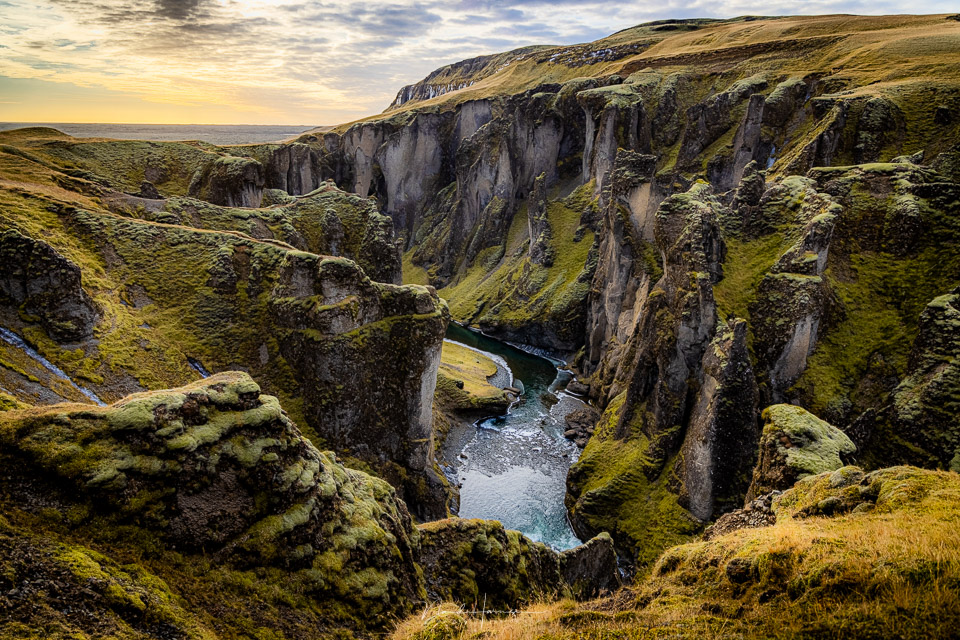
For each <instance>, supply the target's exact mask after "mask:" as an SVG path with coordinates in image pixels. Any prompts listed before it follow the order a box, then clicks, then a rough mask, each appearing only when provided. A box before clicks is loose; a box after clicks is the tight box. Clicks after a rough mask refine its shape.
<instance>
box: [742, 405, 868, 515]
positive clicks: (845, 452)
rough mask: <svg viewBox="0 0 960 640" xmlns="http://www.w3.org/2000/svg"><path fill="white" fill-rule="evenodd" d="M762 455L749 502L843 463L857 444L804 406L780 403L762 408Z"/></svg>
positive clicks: (754, 473)
mask: <svg viewBox="0 0 960 640" xmlns="http://www.w3.org/2000/svg"><path fill="white" fill-rule="evenodd" d="M763 419H764V425H763V433H762V434H761V436H760V459H759V460H758V461H757V466H756V468H755V469H754V470H753V481H752V482H751V484H750V489H749V490H748V491H747V502H752V501H753V500H754V499H755V498H756V497H757V496H761V495H764V494H767V493H769V492H771V491H774V490H781V491H782V490H785V489H789V488H790V487H792V486H793V485H794V483H796V481H797V480H800V479H801V478H805V477H806V476H809V475H817V474H819V473H823V472H825V471H833V470H835V469H839V468H840V467H842V466H843V459H844V458H846V457H849V456H851V455H853V453H855V452H856V450H857V447H856V445H854V444H853V442H852V441H851V440H850V438H848V437H847V436H846V434H844V433H843V432H842V431H840V430H839V429H837V428H836V427H834V426H833V425H831V424H829V423H827V422H824V421H823V420H821V419H819V418H817V417H816V416H815V415H813V414H812V413H810V412H809V411H806V410H805V409H802V408H801V407H797V406H793V405H788V404H777V405H773V406H771V407H767V408H766V409H764V411H763Z"/></svg>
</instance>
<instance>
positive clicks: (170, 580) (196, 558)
mask: <svg viewBox="0 0 960 640" xmlns="http://www.w3.org/2000/svg"><path fill="white" fill-rule="evenodd" d="M0 459H2V464H3V466H4V469H5V470H6V471H5V477H4V480H3V482H2V488H3V493H2V505H3V512H4V514H5V517H6V520H2V521H0V525H2V526H0V534H2V539H0V544H3V545H4V546H6V547H7V548H8V550H9V555H8V556H6V557H7V559H6V560H4V562H5V565H6V566H4V571H3V574H2V575H3V577H2V578H0V579H2V580H4V581H5V582H7V583H9V584H8V586H7V588H6V589H5V590H4V593H5V594H6V595H5V596H4V600H2V601H0V609H3V611H4V615H3V616H0V619H6V620H10V625H9V626H7V627H6V628H4V629H3V633H9V634H13V633H14V632H15V631H16V630H17V629H21V628H22V629H28V630H30V631H31V633H34V634H40V635H43V631H41V630H42V629H43V626H44V625H46V624H48V623H49V624H51V625H53V628H55V629H62V630H63V631H64V633H65V634H66V633H68V632H71V631H73V630H76V631H78V632H80V633H82V634H90V635H91V636H95V635H96V634H97V633H98V632H99V631H100V630H101V629H112V630H113V631H114V632H116V633H117V634H118V637H131V638H132V637H140V636H138V635H137V634H138V633H142V634H144V635H147V636H149V635H150V631H149V629H150V625H160V626H159V627H157V628H158V629H162V628H166V627H169V628H170V633H171V634H173V635H172V636H171V637H205V636H203V634H202V633H201V628H204V629H206V630H209V631H215V633H212V634H210V635H208V636H206V637H242V636H243V635H244V633H245V631H246V630H250V629H251V627H256V626H257V625H258V624H263V626H266V627H270V628H272V629H276V630H277V631H279V632H281V633H282V634H289V636H292V637H296V636H298V635H299V634H302V633H304V630H305V629H307V628H310V627H316V628H318V629H320V630H324V631H323V632H324V633H334V632H335V630H336V629H337V628H345V629H353V630H363V629H367V628H377V627H381V628H382V627H383V626H384V625H386V624H388V623H389V620H390V619H391V617H392V616H395V615H399V614H403V613H406V612H408V611H409V610H410V608H411V606H412V605H413V604H415V603H417V602H419V601H420V600H422V599H423V598H424V597H425V593H424V586H423V585H424V583H423V577H422V574H421V571H420V568H419V567H418V565H417V564H416V560H417V557H418V554H419V538H420V535H419V532H418V531H417V529H416V528H415V527H414V526H413V524H412V521H411V518H410V516H409V514H408V513H407V509H406V506H405V505H404V503H403V502H402V501H400V500H399V499H397V497H396V493H395V491H394V490H393V489H392V488H391V487H390V485H388V484H387V483H386V482H384V481H383V480H380V479H377V478H374V477H371V476H368V475H366V474H364V473H361V472H358V471H353V470H350V469H346V468H344V467H343V466H342V465H341V464H340V463H339V462H338V461H337V460H336V457H335V456H334V455H333V454H332V453H321V452H320V451H318V450H317V449H316V448H315V447H314V446H313V445H312V444H310V443H309V442H308V441H307V440H306V439H305V438H304V437H303V436H302V435H301V434H300V431H299V430H298V429H297V427H296V425H294V424H293V423H292V422H291V421H290V420H289V419H288V418H287V417H286V414H285V413H284V412H283V411H282V409H281V408H280V405H279V403H278V402H277V399H276V398H273V397H270V396H263V395H260V388H259V386H258V385H257V384H256V383H254V382H253V380H252V379H251V378H250V377H249V376H248V375H246V374H243V373H222V374H218V375H217V376H214V377H211V378H208V379H206V380H203V381H201V382H198V383H195V384H193V385H190V386H187V387H183V388H180V389H173V390H169V391H162V392H152V393H145V394H139V395H134V396H130V397H128V398H126V399H124V400H123V401H121V402H118V403H116V404H114V405H112V406H109V407H104V408H91V407H87V406H84V405H57V406H54V407H50V408H36V409H31V410H27V411H11V412H6V413H4V414H3V418H2V419H0ZM91 549H99V550H100V552H99V553H97V552H95V551H92V550H91ZM31 550H35V553H33V554H32V555H31ZM101 554H102V555H101ZM37 575H39V576H41V578H42V581H43V584H44V585H45V586H44V587H43V588H44V589H45V590H47V591H48V593H51V594H60V595H59V596H57V595H51V597H49V598H40V602H38V603H35V606H34V603H32V600H34V599H36V595H33V596H31V594H35V593H36V591H37V589H38V587H37V586H36V584H35V580H36V576H37ZM171 589H172V590H173V591H174V592H175V593H176V594H177V595H176V596H174V595H173V593H171ZM58 597H62V599H63V600H64V602H66V603H67V604H69V603H71V602H72V603H74V605H75V606H78V607H81V608H83V607H86V606H89V607H90V608H92V609H93V610H95V611H99V612H100V613H101V614H102V620H101V621H100V622H96V623H95V622H93V621H92V620H91V619H88V618H86V617H84V616H76V617H74V616H70V615H64V614H62V612H58V611H57V610H56V607H55V606H53V605H54V604H56V603H57V602H58ZM25 599H26V600H25ZM184 609H189V610H190V611H191V614H190V615H187V614H185V613H183V610H184ZM98 625H101V626H98ZM164 625H165V626H164ZM161 635H162V634H161ZM314 635H315V633H314ZM14 637H16V636H14ZM81 637H83V636H81ZM267 637H270V636H267ZM275 637H285V636H284V635H280V636H275Z"/></svg>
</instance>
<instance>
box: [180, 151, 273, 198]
mask: <svg viewBox="0 0 960 640" xmlns="http://www.w3.org/2000/svg"><path fill="white" fill-rule="evenodd" d="M263 187H264V178H263V165H261V164H260V163H259V162H257V161H256V160H253V159H251V158H238V157H235V156H221V157H219V158H217V159H216V160H214V161H213V162H210V163H207V164H205V165H203V166H202V167H200V168H199V169H198V170H197V172H196V173H195V174H194V176H193V179H192V180H191V181H190V195H191V196H192V197H194V198H198V199H200V200H206V201H207V202H210V203H212V204H220V205H224V206H227V207H253V208H257V207H259V206H260V201H261V199H262V198H263Z"/></svg>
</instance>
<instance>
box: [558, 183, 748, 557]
mask: <svg viewBox="0 0 960 640" xmlns="http://www.w3.org/2000/svg"><path fill="white" fill-rule="evenodd" d="M724 213H725V209H724V207H723V206H722V205H721V204H720V203H719V201H718V200H717V199H716V198H715V197H714V196H713V195H712V194H711V192H710V189H709V187H708V186H707V185H705V184H698V185H695V186H694V187H693V188H691V189H690V190H689V191H688V192H687V193H686V194H683V195H680V196H671V197H670V198H668V199H667V200H665V201H664V203H663V204H662V205H661V206H660V208H659V210H658V211H657V214H656V221H655V226H654V236H655V240H656V246H657V249H658V251H659V253H660V255H661V260H662V264H663V275H662V276H661V277H660V278H659V280H658V281H657V282H656V284H655V285H653V286H652V287H651V289H650V292H649V293H646V294H645V296H644V300H643V303H642V304H643V306H642V308H641V309H640V310H639V312H638V313H637V319H636V325H635V326H634V327H631V328H629V330H628V333H627V335H628V336H629V338H628V342H627V344H626V345H625V347H624V348H623V353H626V354H630V357H629V359H627V358H623V357H621V359H620V362H618V363H617V364H618V371H617V378H616V379H617V380H622V382H619V383H618V384H620V385H622V386H621V387H619V388H620V389H622V391H619V392H618V393H617V395H616V396H615V397H614V398H613V399H611V400H610V401H609V404H608V406H607V408H606V411H605V413H604V416H603V418H602V419H601V421H600V424H598V426H597V428H596V431H595V433H594V435H593V437H592V438H591V440H590V442H589V444H588V445H587V448H586V449H585V450H584V452H583V454H582V456H581V458H580V460H579V461H578V462H577V463H576V464H575V465H574V466H573V467H572V468H571V471H570V474H569V476H568V478H567V489H568V502H567V505H568V507H569V509H570V513H571V522H572V523H573V526H574V529H575V530H576V531H577V532H578V533H579V534H580V535H581V536H585V535H589V534H590V533H593V532H597V531H598V530H603V529H609V530H611V531H614V532H615V533H614V539H615V540H616V541H617V544H618V545H619V547H620V549H621V550H622V551H624V552H625V555H627V556H628V557H630V556H634V557H638V559H639V561H640V562H649V561H652V560H653V559H654V558H655V556H656V554H657V553H658V552H659V548H658V544H663V543H662V542H659V543H658V542H657V541H658V540H665V539H667V540H669V539H671V538H670V536H673V535H677V533H678V532H680V531H693V530H696V529H697V528H698V527H699V526H701V525H700V523H702V522H703V521H704V520H706V519H709V518H710V517H711V516H712V515H713V514H714V512H715V510H724V509H729V508H731V507H732V506H733V505H734V504H736V503H738V502H739V499H740V496H741V495H742V492H743V491H744V490H745V489H746V478H747V475H748V473H749V469H750V466H751V464H752V461H753V452H754V450H755V444H756V438H757V428H756V403H757V396H758V393H757V387H756V382H755V380H754V376H753V373H752V369H751V365H750V358H749V355H748V352H747V347H746V344H747V343H746V336H747V325H746V323H745V322H744V321H743V320H739V319H735V318H731V319H729V320H728V321H727V322H720V321H718V317H717V308H716V303H715V300H714V296H713V287H714V285H715V284H716V283H717V282H719V281H720V280H721V277H722V268H721V264H722V262H723V259H724V254H725V245H724V242H723V240H722V237H721V234H720V228H719V223H718V219H719V217H720V216H721V215H723V214H724ZM616 388H617V387H614V389H616ZM611 467H612V468H615V469H617V471H616V472H615V473H613V474H612V475H611V473H610V472H609V471H607V469H609V468H611ZM651 495H653V496H655V497H654V498H651V497H650V496H651ZM651 503H652V504H651ZM652 505H655V506H652ZM660 548H662V547H660Z"/></svg>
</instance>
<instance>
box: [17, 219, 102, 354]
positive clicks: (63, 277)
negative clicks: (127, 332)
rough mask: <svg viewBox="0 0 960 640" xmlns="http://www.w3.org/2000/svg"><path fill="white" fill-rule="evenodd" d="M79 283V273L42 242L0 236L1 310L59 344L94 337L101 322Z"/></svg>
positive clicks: (25, 238) (80, 280)
mask: <svg viewBox="0 0 960 640" xmlns="http://www.w3.org/2000/svg"><path fill="white" fill-rule="evenodd" d="M82 278H83V274H82V273H81V271H80V267H78V266H77V265H76V264H74V263H73V262H71V261H70V260H68V259H67V258H65V257H64V256H63V255H61V254H60V253H59V252H57V250H56V249H54V248H53V247H51V246H50V245H49V244H47V243H46V242H43V241H42V240H35V239H33V238H29V237H27V236H25V235H23V234H22V233H20V232H19V231H17V230H16V229H9V230H7V231H4V232H3V233H2V234H0V304H2V303H5V305H4V306H6V307H7V308H8V310H9V311H10V312H14V309H16V311H17V312H19V314H20V316H21V317H22V318H23V319H24V320H25V321H27V322H39V323H40V324H41V325H42V326H43V328H44V329H45V330H46V331H47V333H48V334H49V335H50V337H52V338H53V339H54V340H57V341H58V342H78V341H80V340H84V339H88V338H90V337H92V335H93V328H94V326H96V324H97V322H98V321H99V320H100V312H99V310H98V309H97V306H96V304H95V303H94V302H93V300H92V299H91V298H90V295H89V294H88V293H87V292H86V291H84V289H83V286H82V285H83V283H82ZM3 298H6V300H3Z"/></svg>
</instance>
